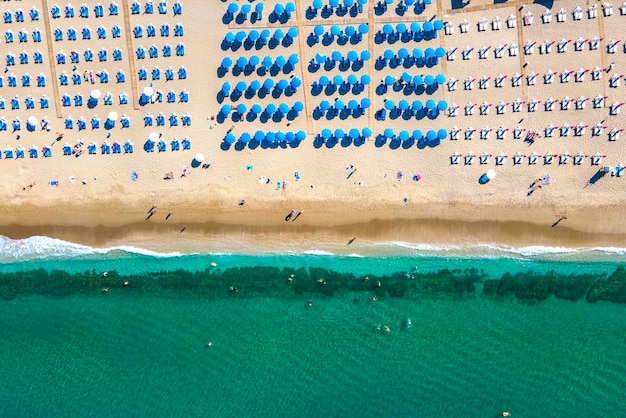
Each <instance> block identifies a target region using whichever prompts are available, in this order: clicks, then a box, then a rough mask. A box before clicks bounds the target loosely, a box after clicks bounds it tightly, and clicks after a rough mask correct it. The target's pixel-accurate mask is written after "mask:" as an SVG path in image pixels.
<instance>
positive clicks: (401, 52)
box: [398, 48, 409, 60]
mask: <svg viewBox="0 0 626 418" xmlns="http://www.w3.org/2000/svg"><path fill="white" fill-rule="evenodd" d="M398 56H399V57H400V58H402V59H403V60H404V59H407V57H408V56H409V51H408V50H407V49H406V48H400V49H399V50H398Z"/></svg>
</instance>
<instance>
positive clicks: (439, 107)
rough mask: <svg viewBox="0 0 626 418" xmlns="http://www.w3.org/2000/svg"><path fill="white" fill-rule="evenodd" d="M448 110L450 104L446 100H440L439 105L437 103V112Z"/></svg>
mask: <svg viewBox="0 0 626 418" xmlns="http://www.w3.org/2000/svg"><path fill="white" fill-rule="evenodd" d="M447 108H448V102H446V101H445V100H440V101H439V103H437V110H441V111H443V110H446V109H447Z"/></svg>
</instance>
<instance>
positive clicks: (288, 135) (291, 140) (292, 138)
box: [285, 131, 296, 142]
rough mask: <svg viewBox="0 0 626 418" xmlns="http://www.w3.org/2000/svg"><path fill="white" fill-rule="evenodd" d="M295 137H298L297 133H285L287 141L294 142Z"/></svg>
mask: <svg viewBox="0 0 626 418" xmlns="http://www.w3.org/2000/svg"><path fill="white" fill-rule="evenodd" d="M294 139H296V135H295V134H294V133H293V132H291V131H289V132H287V133H285V141H287V142H293V140H294Z"/></svg>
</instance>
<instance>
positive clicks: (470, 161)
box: [463, 151, 476, 165]
mask: <svg viewBox="0 0 626 418" xmlns="http://www.w3.org/2000/svg"><path fill="white" fill-rule="evenodd" d="M475 157H476V156H475V155H474V154H473V153H472V151H470V152H469V154H465V156H464V157H463V160H464V164H465V165H472V164H474V158H475Z"/></svg>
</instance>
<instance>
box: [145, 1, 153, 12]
mask: <svg viewBox="0 0 626 418" xmlns="http://www.w3.org/2000/svg"><path fill="white" fill-rule="evenodd" d="M153 13H154V4H153V3H152V1H147V2H146V5H145V14H147V15H151V14H153Z"/></svg>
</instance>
